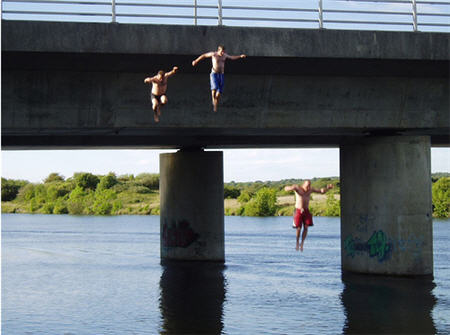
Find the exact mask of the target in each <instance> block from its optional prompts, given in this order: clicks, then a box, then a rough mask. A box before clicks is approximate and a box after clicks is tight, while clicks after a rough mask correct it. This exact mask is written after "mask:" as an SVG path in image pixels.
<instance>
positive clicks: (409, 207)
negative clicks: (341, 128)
mask: <svg viewBox="0 0 450 335" xmlns="http://www.w3.org/2000/svg"><path fill="white" fill-rule="evenodd" d="M430 148H431V144H430V138H429V137H420V136H417V137H410V136H392V137H371V138H366V139H364V140H363V141H358V143H349V144H343V145H341V147H340V177H341V259H342V270H343V271H344V272H359V273H366V274H383V275H396V276H419V275H432V274H433V235H432V217H431V213H432V211H431V168H430V164H431V163H430V162H431V160H430V155H431V154H430Z"/></svg>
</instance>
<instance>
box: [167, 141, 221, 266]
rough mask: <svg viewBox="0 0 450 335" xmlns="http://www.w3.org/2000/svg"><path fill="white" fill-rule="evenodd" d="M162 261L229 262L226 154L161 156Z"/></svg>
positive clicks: (193, 152) (186, 152) (189, 152)
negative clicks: (225, 192) (227, 250)
mask: <svg viewBox="0 0 450 335" xmlns="http://www.w3.org/2000/svg"><path fill="white" fill-rule="evenodd" d="M160 198H161V199H160V217H161V219H160V220H161V224H160V227H161V261H165V260H180V261H217V262H224V261H225V247H224V244H225V242H224V201H223V153H222V152H221V151H214V152H212V151H208V152H205V151H203V150H200V149H199V150H180V151H178V152H176V153H168V154H161V155H160Z"/></svg>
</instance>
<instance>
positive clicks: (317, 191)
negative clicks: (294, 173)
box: [311, 184, 334, 194]
mask: <svg viewBox="0 0 450 335" xmlns="http://www.w3.org/2000/svg"><path fill="white" fill-rule="evenodd" d="M333 187H334V186H333V184H328V185H327V187H326V188H323V187H322V188H321V189H320V190H319V189H317V188H313V189H311V190H312V191H313V192H315V193H321V194H325V193H327V192H328V191H329V190H331V189H332V188H333Z"/></svg>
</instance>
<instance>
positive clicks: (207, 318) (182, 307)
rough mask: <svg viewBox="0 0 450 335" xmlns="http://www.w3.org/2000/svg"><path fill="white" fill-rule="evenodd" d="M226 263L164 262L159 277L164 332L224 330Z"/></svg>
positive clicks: (215, 332) (188, 332)
mask: <svg viewBox="0 0 450 335" xmlns="http://www.w3.org/2000/svg"><path fill="white" fill-rule="evenodd" d="M224 269H225V266H224V265H223V264H218V263H203V262H179V263H169V264H164V265H163V273H162V275H161V280H160V288H161V298H160V310H161V316H162V320H163V321H162V330H161V334H180V333H182V334H202V333H203V334H220V333H221V332H222V329H223V321H222V316H223V303H224V300H225V293H226V290H225V279H224V274H223V272H224Z"/></svg>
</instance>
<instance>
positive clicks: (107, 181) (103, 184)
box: [97, 172, 119, 190]
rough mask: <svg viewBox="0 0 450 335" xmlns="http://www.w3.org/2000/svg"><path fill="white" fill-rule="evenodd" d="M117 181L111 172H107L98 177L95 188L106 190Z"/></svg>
mask: <svg viewBox="0 0 450 335" xmlns="http://www.w3.org/2000/svg"><path fill="white" fill-rule="evenodd" d="M118 182H119V181H118V180H117V177H116V175H115V174H114V173H113V172H110V173H108V174H107V175H106V176H103V177H101V178H100V182H99V183H98V184H97V190H107V189H110V188H111V187H113V186H115V185H116V184H117V183H118Z"/></svg>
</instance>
